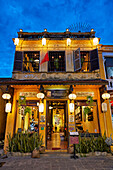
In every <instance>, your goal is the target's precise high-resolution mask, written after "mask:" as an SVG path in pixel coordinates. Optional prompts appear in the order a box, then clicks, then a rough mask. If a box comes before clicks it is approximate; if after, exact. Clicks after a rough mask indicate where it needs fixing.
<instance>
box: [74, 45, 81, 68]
mask: <svg viewBox="0 0 113 170" xmlns="http://www.w3.org/2000/svg"><path fill="white" fill-rule="evenodd" d="M73 61H74V71H77V70H80V69H81V57H80V48H78V49H77V50H76V51H73Z"/></svg>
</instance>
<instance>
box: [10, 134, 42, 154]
mask: <svg viewBox="0 0 113 170" xmlns="http://www.w3.org/2000/svg"><path fill="white" fill-rule="evenodd" d="M7 138H8V148H7V149H8V151H9V152H22V153H27V152H32V151H33V150H34V149H35V148H36V149H39V147H40V146H42V144H43V142H42V141H43V137H41V135H38V133H33V134H30V133H28V132H25V133H22V132H21V133H17V134H15V135H14V137H11V135H10V134H9V135H8V136H7Z"/></svg>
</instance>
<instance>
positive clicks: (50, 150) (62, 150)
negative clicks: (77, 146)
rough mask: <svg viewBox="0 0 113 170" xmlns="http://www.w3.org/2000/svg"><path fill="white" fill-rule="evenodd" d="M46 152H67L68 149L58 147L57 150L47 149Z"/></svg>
mask: <svg viewBox="0 0 113 170" xmlns="http://www.w3.org/2000/svg"><path fill="white" fill-rule="evenodd" d="M45 152H46V153H47V152H50V153H51V152H63V153H67V149H60V150H59V149H58V150H57V149H56V150H52V149H46V150H45Z"/></svg>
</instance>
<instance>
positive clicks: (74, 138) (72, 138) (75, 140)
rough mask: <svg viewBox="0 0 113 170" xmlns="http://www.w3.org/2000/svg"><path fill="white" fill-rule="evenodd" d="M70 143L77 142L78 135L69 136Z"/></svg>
mask: <svg viewBox="0 0 113 170" xmlns="http://www.w3.org/2000/svg"><path fill="white" fill-rule="evenodd" d="M70 144H79V138H78V136H70Z"/></svg>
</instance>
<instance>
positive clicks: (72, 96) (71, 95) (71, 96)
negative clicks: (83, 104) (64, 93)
mask: <svg viewBox="0 0 113 170" xmlns="http://www.w3.org/2000/svg"><path fill="white" fill-rule="evenodd" d="M76 97H77V96H76V94H74V93H71V94H69V99H71V100H75V99H76Z"/></svg>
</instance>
